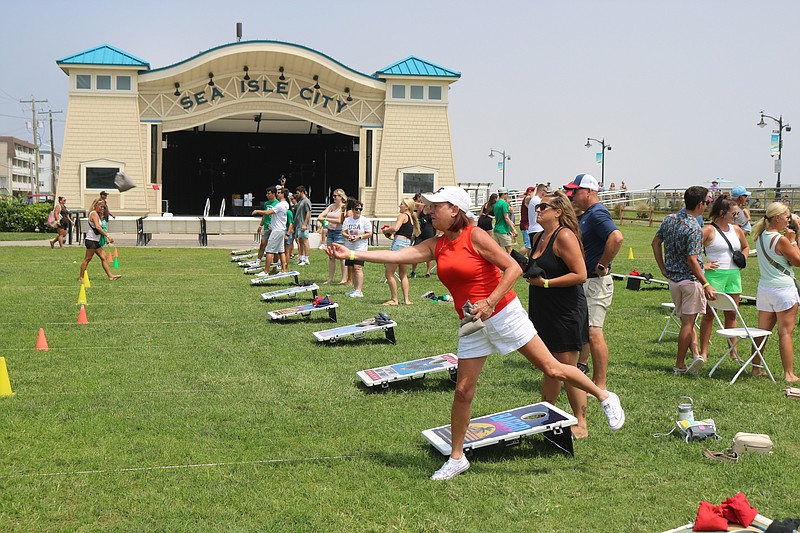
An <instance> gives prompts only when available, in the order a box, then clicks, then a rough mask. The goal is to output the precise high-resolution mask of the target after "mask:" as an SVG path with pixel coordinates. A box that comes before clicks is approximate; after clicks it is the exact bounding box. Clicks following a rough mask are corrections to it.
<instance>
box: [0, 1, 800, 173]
mask: <svg viewBox="0 0 800 533" xmlns="http://www.w3.org/2000/svg"><path fill="white" fill-rule="evenodd" d="M2 12H3V16H2V19H3V30H2V32H0V50H2V53H0V135H13V136H16V137H20V138H23V139H27V140H31V139H32V134H31V132H30V131H29V130H28V129H27V128H26V121H29V120H30V106H29V105H27V106H26V105H23V104H20V103H19V100H21V99H23V100H28V99H30V97H31V96H34V97H36V99H41V100H44V99H46V100H48V103H47V104H44V106H43V109H47V106H50V108H52V109H54V110H64V111H66V106H67V77H66V75H64V74H63V73H62V72H61V70H60V69H59V68H58V67H57V66H56V64H55V60H56V59H58V58H60V57H63V56H67V55H70V54H73V53H76V52H79V51H82V50H85V49H88V48H92V47H95V46H98V45H101V44H104V43H108V44H111V45H114V46H116V47H118V48H121V49H122V50H125V51H127V52H129V53H131V54H133V55H136V56H138V57H140V58H142V59H144V60H146V61H148V62H149V63H150V65H151V67H152V68H158V67H163V66H167V65H170V64H172V63H175V62H178V61H181V60H183V59H185V58H187V57H190V56H192V55H195V54H196V53H198V52H201V51H204V50H207V49H209V48H212V47H214V46H218V45H220V44H224V43H229V42H233V41H235V24H236V22H239V21H241V22H242V23H243V24H244V37H243V40H249V39H271V40H279V41H287V42H293V43H298V44H302V45H305V46H308V47H310V48H314V49H316V50H319V51H320V52H323V53H325V54H327V55H329V56H331V57H333V58H334V59H336V60H338V61H340V62H341V63H343V64H345V65H347V66H349V67H351V68H354V69H356V70H358V71H361V72H364V73H367V74H371V73H373V72H375V71H376V70H378V69H380V68H382V67H385V66H387V65H389V64H391V63H393V62H395V61H397V60H400V59H403V58H405V57H407V56H409V55H416V56H418V57H420V58H423V59H426V60H429V61H431V62H434V63H437V64H439V65H442V66H444V67H447V68H450V69H452V70H456V71H459V72H461V74H462V77H461V80H460V81H458V82H456V83H455V84H454V85H453V86H452V91H451V93H450V117H451V123H452V130H453V131H452V133H453V149H454V153H455V159H456V172H457V176H458V180H459V181H462V182H463V181H473V182H474V181H494V182H496V183H497V184H499V182H500V174H499V173H498V172H497V159H496V158H495V159H489V158H488V157H487V155H488V153H489V149H490V148H495V149H500V150H505V151H506V152H507V153H508V154H509V155H511V157H512V160H511V161H510V162H509V163H508V166H507V169H506V182H507V185H509V186H511V187H517V188H521V187H525V186H527V185H529V184H533V183H535V182H542V181H551V182H553V184H562V183H566V182H567V181H568V180H570V179H571V178H572V177H573V176H574V175H575V174H577V173H580V172H590V173H592V174H595V175H596V176H597V177H598V178H599V175H600V168H599V167H597V166H595V164H594V154H595V152H596V151H597V150H596V149H587V148H585V147H584V144H585V143H586V138H587V137H596V138H598V139H599V138H605V139H606V141H607V143H608V144H610V145H611V146H612V147H613V149H612V150H611V151H610V152H607V154H606V182H607V183H609V182H611V181H615V182H617V183H619V182H620V181H621V180H625V181H626V182H627V184H628V186H629V188H648V187H651V186H653V185H655V184H656V183H661V185H662V188H668V187H670V188H671V187H675V188H678V187H686V186H689V185H692V184H700V183H702V182H704V181H706V180H710V179H711V178H714V177H725V178H728V179H730V180H732V181H733V182H736V183H740V184H744V185H747V186H753V185H755V184H756V183H757V182H758V180H763V181H764V183H765V184H766V185H774V182H775V175H774V174H773V164H772V159H771V158H770V152H769V147H770V131H771V126H772V124H770V127H767V128H764V129H760V128H757V127H756V126H755V125H756V123H757V122H758V119H759V111H761V110H762V109H763V110H765V112H766V113H767V114H769V115H773V116H775V117H777V116H779V115H781V114H782V115H783V116H784V118H785V120H786V121H787V122H789V123H790V124H791V123H792V121H793V120H796V121H797V125H798V127H800V98H798V93H799V92H800V89H798V88H799V87H800V83H799V82H800V68H799V67H798V61H797V59H798V55H799V52H800V31H798V30H800V28H798V25H800V2H797V1H795V0H781V1H769V0H758V1H757V0H753V1H743V0H706V1H697V0H694V1H686V0H675V1H670V2H666V1H662V2H652V1H647V0H620V1H613V0H612V1H606V2H602V1H597V0H594V1H583V0H581V1H577V0H576V1H570V0H562V1H553V0H547V1H542V0H529V1H502V0H498V1H495V2H483V1H481V2H478V1H474V0H462V1H458V2H454V1H449V0H440V1H438V2H431V1H430V0H427V1H420V0H404V1H403V2H380V1H374V0H372V1H362V0H357V1H349V0H339V1H337V2H331V1H326V2H322V1H318V0H301V1H298V0H283V1H280V2H277V1H274V0H267V1H261V2H252V1H251V2H220V1H215V2H212V1H208V0H193V1H191V2H186V1H182V0H173V1H164V0H160V1H158V2H156V1H153V0H139V1H137V2H127V3H124V4H123V3H116V2H107V1H106V2H99V1H95V0H89V1H84V0H76V1H74V2H63V1H61V0H59V1H51V0H47V1H36V0H32V1H28V2H13V3H11V2H9V3H7V4H6V5H4V7H3V9H2ZM63 117H64V115H60V116H58V122H56V134H55V145H56V149H57V150H58V151H60V150H61V142H62V139H63V126H64V123H63V120H64V118H63ZM46 140H47V139H46ZM783 169H784V172H783V174H782V182H783V184H784V185H786V184H790V183H794V184H800V130H796V131H792V132H790V133H786V134H784V154H783Z"/></svg>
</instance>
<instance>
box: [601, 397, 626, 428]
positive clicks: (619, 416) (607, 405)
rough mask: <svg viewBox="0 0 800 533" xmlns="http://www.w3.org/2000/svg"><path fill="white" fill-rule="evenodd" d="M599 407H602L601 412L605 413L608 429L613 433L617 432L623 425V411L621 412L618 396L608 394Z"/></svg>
mask: <svg viewBox="0 0 800 533" xmlns="http://www.w3.org/2000/svg"><path fill="white" fill-rule="evenodd" d="M606 392H608V391H606ZM600 405H602V406H603V411H604V412H605V413H606V417H608V427H610V428H611V429H612V430H613V431H616V430H618V429H619V428H621V427H622V426H623V424H625V411H623V410H622V405H621V404H620V403H619V396H617V395H616V394H614V393H613V392H609V393H608V398H606V399H605V401H603V402H602V403H601V404H600Z"/></svg>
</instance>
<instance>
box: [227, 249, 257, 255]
mask: <svg viewBox="0 0 800 533" xmlns="http://www.w3.org/2000/svg"><path fill="white" fill-rule="evenodd" d="M257 251H258V248H244V249H242V250H231V255H244V254H250V253H253V252H257Z"/></svg>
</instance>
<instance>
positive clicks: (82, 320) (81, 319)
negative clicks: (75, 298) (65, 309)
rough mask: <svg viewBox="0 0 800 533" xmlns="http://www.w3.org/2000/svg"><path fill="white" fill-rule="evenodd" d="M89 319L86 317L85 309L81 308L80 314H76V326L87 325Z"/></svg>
mask: <svg viewBox="0 0 800 533" xmlns="http://www.w3.org/2000/svg"><path fill="white" fill-rule="evenodd" d="M88 323H89V318H88V317H87V316H86V307H84V306H81V310H80V312H78V324H88Z"/></svg>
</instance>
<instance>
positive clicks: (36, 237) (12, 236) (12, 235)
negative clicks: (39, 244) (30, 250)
mask: <svg viewBox="0 0 800 533" xmlns="http://www.w3.org/2000/svg"><path fill="white" fill-rule="evenodd" d="M55 236H56V233H55V232H52V233H45V232H36V231H25V232H23V231H0V241H43V240H45V239H47V240H50V239H52V238H54V237H55Z"/></svg>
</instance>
